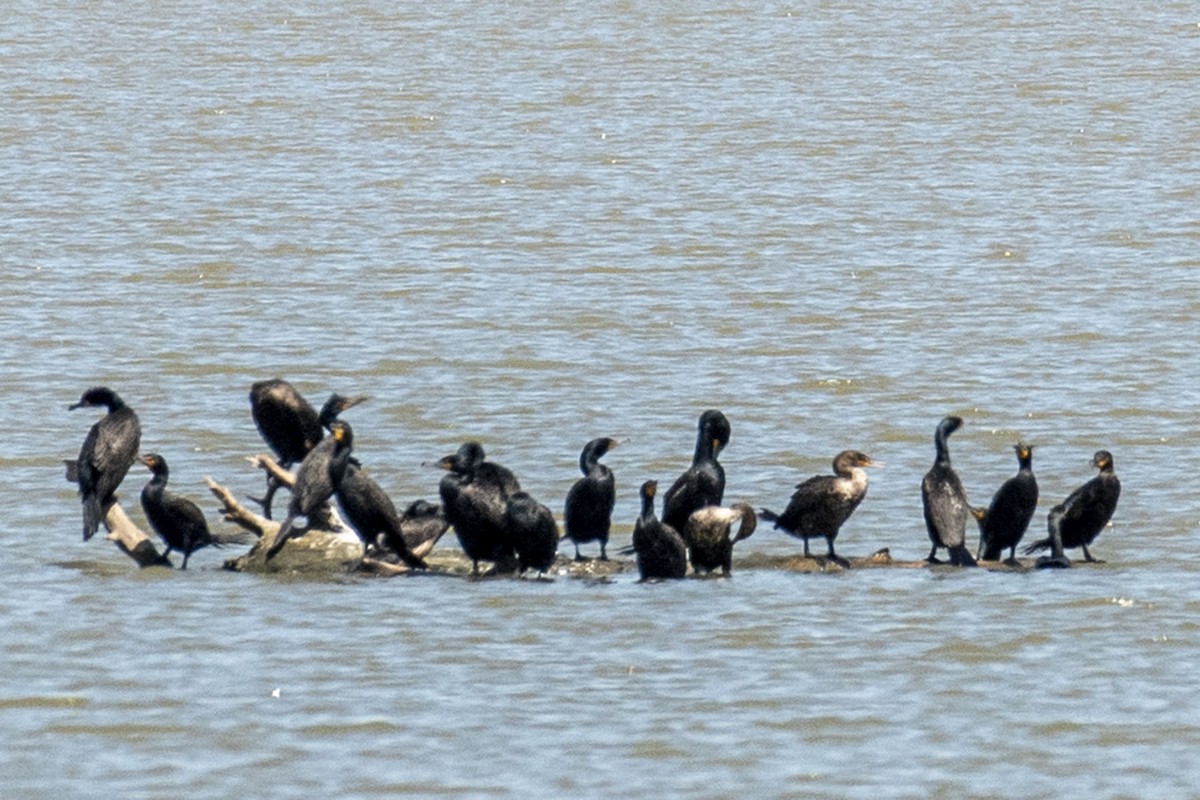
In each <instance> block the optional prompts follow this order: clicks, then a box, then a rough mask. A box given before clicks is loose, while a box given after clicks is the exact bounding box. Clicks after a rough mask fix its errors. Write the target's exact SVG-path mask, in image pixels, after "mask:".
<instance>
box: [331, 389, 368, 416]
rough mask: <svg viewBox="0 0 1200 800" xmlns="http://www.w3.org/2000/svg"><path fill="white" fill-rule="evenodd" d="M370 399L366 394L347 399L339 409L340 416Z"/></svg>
mask: <svg viewBox="0 0 1200 800" xmlns="http://www.w3.org/2000/svg"><path fill="white" fill-rule="evenodd" d="M368 399H370V398H368V397H367V396H366V395H365V394H364V395H359V396H358V397H347V398H346V399H345V400H343V401H342V404H341V406H340V407H339V408H338V413H339V414H340V413H341V412H343V411H345V410H346V409H347V408H354V407H355V406H356V405H358V404H359V403H365V402H366V401H367V400H368Z"/></svg>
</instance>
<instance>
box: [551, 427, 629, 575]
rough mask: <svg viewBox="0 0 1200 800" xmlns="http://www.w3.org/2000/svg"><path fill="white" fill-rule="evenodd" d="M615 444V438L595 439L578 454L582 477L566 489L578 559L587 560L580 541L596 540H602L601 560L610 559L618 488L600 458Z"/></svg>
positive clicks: (566, 523)
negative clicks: (610, 542)
mask: <svg viewBox="0 0 1200 800" xmlns="http://www.w3.org/2000/svg"><path fill="white" fill-rule="evenodd" d="M616 446H617V440H616V439H592V440H591V441H590V442H588V443H587V444H586V445H584V448H583V452H582V453H580V454H579V471H580V472H582V473H583V477H582V478H580V479H579V480H577V481H575V483H574V485H573V486H571V490H570V491H569V492H567V502H566V506H565V511H564V514H563V527H564V528H565V529H566V536H567V538H568V539H570V540H571V541H572V542H573V543H574V544H575V560H576V561H583V560H584V559H583V556H581V555H580V554H579V545H580V544H581V543H583V542H596V541H598V542H600V560H601V561H607V560H608V552H607V549H608V533H609V530H610V529H611V527H612V510H613V505H614V504H615V503H616V497H617V491H616V481H615V480H614V479H613V474H612V470H610V469H609V468H608V467H606V466H604V465H603V464H601V463H600V458H601V457H602V456H603V455H604V454H605V453H607V452H608V451H609V450H611V449H613V448H614V447H616Z"/></svg>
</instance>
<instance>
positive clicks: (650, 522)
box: [633, 481, 688, 581]
mask: <svg viewBox="0 0 1200 800" xmlns="http://www.w3.org/2000/svg"><path fill="white" fill-rule="evenodd" d="M657 493H658V482H657V481H646V482H645V483H643V484H642V489H641V495H642V513H641V515H640V516H639V517H638V518H637V522H635V523H634V525H633V549H634V552H635V553H637V566H638V572H639V573H640V574H641V576H642V580H644V581H648V580H654V579H657V578H683V577H685V576H686V575H687V563H688V562H687V545H686V544H684V542H683V537H682V536H680V535H679V533H678V532H677V531H676V530H675V529H674V528H672V527H671V526H670V525H667V524H666V523H665V522H660V521H659V519H658V517H656V516H655V515H654V495H655V494H657Z"/></svg>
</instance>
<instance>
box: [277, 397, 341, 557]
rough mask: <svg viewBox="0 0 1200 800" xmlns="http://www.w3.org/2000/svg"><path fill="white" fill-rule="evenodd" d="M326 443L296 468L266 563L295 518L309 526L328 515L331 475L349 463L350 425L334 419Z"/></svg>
mask: <svg viewBox="0 0 1200 800" xmlns="http://www.w3.org/2000/svg"><path fill="white" fill-rule="evenodd" d="M329 430H330V433H331V434H332V436H330V438H329V440H328V441H327V442H322V443H321V444H319V445H317V446H316V447H314V448H313V449H312V450H310V451H309V453H308V455H306V456H305V457H304V460H303V461H301V462H300V466H299V468H297V469H296V482H295V483H294V484H293V485H292V497H291V500H290V501H289V502H288V512H287V517H286V518H284V520H283V524H281V525H280V526H279V533H278V534H277V535H276V536H275V541H274V542H272V543H271V547H270V549H268V550H267V560H268V561H269V560H271V559H272V558H274V557H275V554H276V553H278V552H279V551H280V550H281V549H282V548H283V545H284V544H285V543H286V542H287V540H288V537H289V536H291V533H292V525H293V524H295V522H296V518H297V517H305V518H307V520H308V524H309V526H310V527H311V526H312V523H313V518H314V517H316V516H317V515H322V516H326V517H327V516H328V513H329V499H330V498H331V497H333V493H334V478H333V475H334V473H335V472H337V471H344V470H345V469H346V467H347V466H348V465H349V463H350V443H351V442H350V440H351V439H352V435H351V434H350V426H349V425H347V424H346V423H345V422H342V421H341V420H334V421H333V422H332V423H331V424H330V426H329Z"/></svg>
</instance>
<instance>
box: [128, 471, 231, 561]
mask: <svg viewBox="0 0 1200 800" xmlns="http://www.w3.org/2000/svg"><path fill="white" fill-rule="evenodd" d="M142 463H143V464H145V465H146V466H147V467H149V468H150V472H151V473H153V477H151V478H150V480H149V482H147V483H146V485H145V486H144V487H142V511H144V512H145V513H146V519H147V520H149V522H150V527H151V528H153V529H154V532H155V533H157V534H158V535H159V536H160V537H161V538H162V540H163V542H165V543H166V545H167V549H166V551H165V552H164V553H163V558H164V559H165V558H166V557H167V556H168V555H169V554H170V552H171V551H172V550H174V551H176V552H179V553H183V564H182V565H181V566H180V567H179V568H180V569H187V564H188V559H189V558H191V555H192V553H194V552H196V551H197V550H199V549H200V548H201V547H208V546H209V545H213V546H214V547H222V546H224V545H226V544H244V543H245V542H246V539H245V537H244V536H241V535H233V536H224V535H214V534H212V533H210V532H209V530H208V522H207V520H205V518H204V512H203V511H201V510H200V507H199V506H197V505H196V504H195V503H193V502H192V501H191V500H189V499H187V498H186V497H182V496H180V495H177V494H175V493H174V492H172V491H169V490H168V489H167V480H168V479H169V477H170V469H169V468H168V467H167V460H166V459H165V458H163V457H162V456H160V455H159V454H158V453H150V454H148V455H145V456H142Z"/></svg>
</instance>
